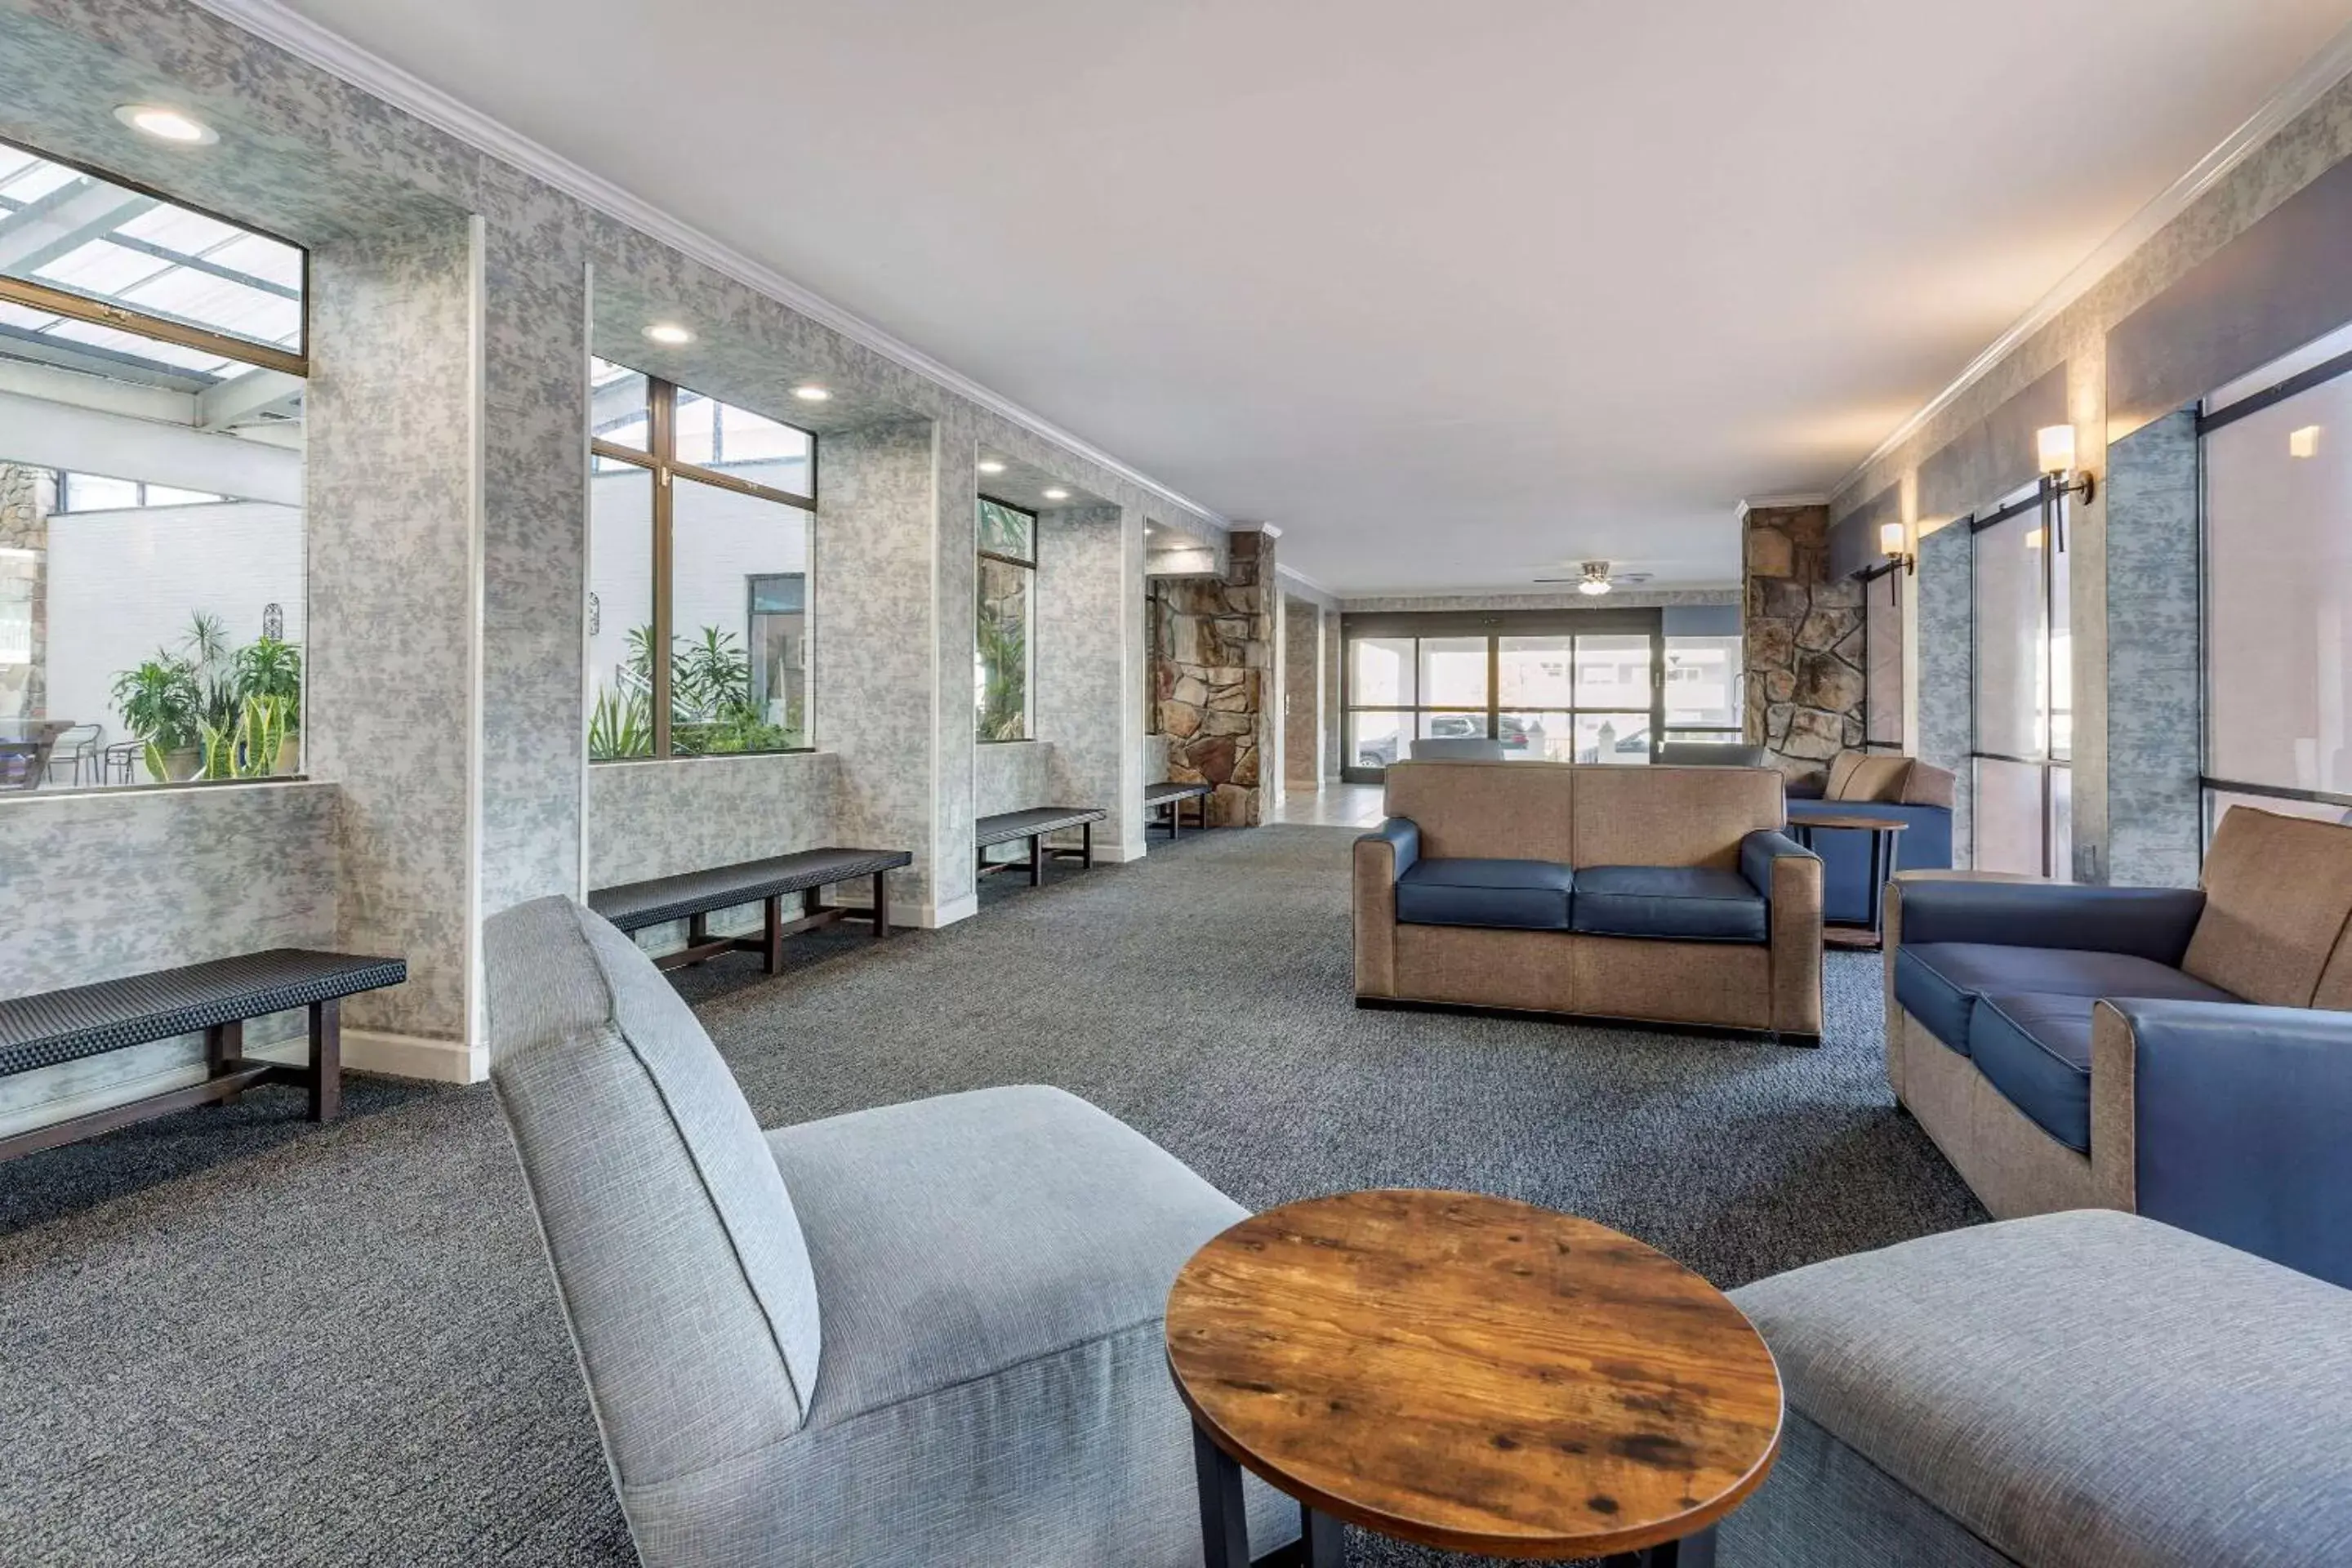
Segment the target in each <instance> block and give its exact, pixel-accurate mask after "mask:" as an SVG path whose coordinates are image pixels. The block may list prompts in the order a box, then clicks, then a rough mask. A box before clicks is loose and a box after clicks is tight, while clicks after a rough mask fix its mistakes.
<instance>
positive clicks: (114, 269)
mask: <svg viewBox="0 0 2352 1568" xmlns="http://www.w3.org/2000/svg"><path fill="white" fill-rule="evenodd" d="M172 265H173V264H172V263H171V262H168V261H158V260H157V259H156V258H153V257H152V256H148V255H145V254H143V253H142V252H140V251H136V250H125V249H124V248H123V247H121V246H119V245H112V244H109V243H108V242H107V241H105V240H102V239H93V240H91V241H90V242H89V244H87V245H81V246H77V247H74V248H73V249H71V250H69V251H68V252H66V254H65V255H63V256H60V257H58V258H57V259H56V260H55V261H52V262H50V263H48V264H47V266H45V267H43V268H40V269H39V270H38V271H37V272H35V273H34V274H33V276H34V277H36V278H37V279H40V280H41V281H42V282H44V283H54V284H56V285H57V286H58V288H60V289H72V290H73V291H74V292H75V293H77V294H95V295H98V296H100V297H101V298H105V299H114V298H118V297H120V296H121V294H122V293H123V292H124V290H126V289H131V288H134V287H136V286H137V285H138V284H141V283H143V282H145V281H146V280H147V279H151V278H152V277H154V276H155V275H156V274H157V273H159V272H162V271H163V270H164V269H165V268H169V267H171V266H172Z"/></svg>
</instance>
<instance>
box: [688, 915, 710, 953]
mask: <svg viewBox="0 0 2352 1568" xmlns="http://www.w3.org/2000/svg"><path fill="white" fill-rule="evenodd" d="M709 940H710V917H709V915H688V917H687V918H686V945H687V946H688V947H700V946H701V945H702V944H703V943H704V942H709ZM701 962H702V961H701V960H700V959H696V960H695V963H701Z"/></svg>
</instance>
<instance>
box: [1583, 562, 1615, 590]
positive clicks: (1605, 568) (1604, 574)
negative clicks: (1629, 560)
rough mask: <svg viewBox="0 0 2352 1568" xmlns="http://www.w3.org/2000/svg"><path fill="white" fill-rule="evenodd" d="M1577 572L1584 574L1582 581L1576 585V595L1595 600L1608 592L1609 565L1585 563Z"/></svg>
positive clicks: (1605, 563)
mask: <svg viewBox="0 0 2352 1568" xmlns="http://www.w3.org/2000/svg"><path fill="white" fill-rule="evenodd" d="M1578 570H1579V571H1580V572H1582V573H1583V574H1584V580H1583V581H1582V582H1580V583H1579V584H1577V585H1576V591H1577V592H1578V593H1580V594H1582V595H1585V596H1586V597H1587V598H1592V599H1597V598H1599V597H1601V595H1603V594H1605V593H1607V592H1609V563H1607V562H1606V561H1587V562H1585V563H1583V565H1581V566H1580V567H1579V568H1578Z"/></svg>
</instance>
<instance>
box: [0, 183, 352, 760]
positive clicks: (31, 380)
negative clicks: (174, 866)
mask: <svg viewBox="0 0 2352 1568" xmlns="http://www.w3.org/2000/svg"><path fill="white" fill-rule="evenodd" d="M307 268H308V262H307V258H306V257H305V255H304V253H303V252H302V250H301V249H300V248H299V247H296V246H292V245H289V244H287V243H286V242H284V241H282V240H278V239H274V238H272V237H268V236H267V235H263V234H259V233H256V232H255V231H253V230H251V229H247V228H244V227H241V226H238V225H236V224H235V223H233V222H230V221H228V220H226V219H224V218H220V217H216V216H211V215H208V214H205V213H200V212H196V211H194V210H191V209H189V208H186V207H183V206H179V205H174V204H173V203H171V202H167V201H164V200H163V199H162V198H160V197H157V196H154V195H149V194H147V193H145V192H142V191H137V190H132V189H131V188H129V187H127V186H124V185H121V184H116V183H114V182H112V181H110V180H108V179H106V178H104V177H102V176H100V175H96V174H89V173H86V172H84V171H82V170H80V169H77V168H73V167H71V166H68V165H67V164H63V163H57V162H55V161H53V160H50V159H47V158H44V157H41V156H40V155H38V154H37V153H32V152H30V151H28V150H26V149H23V148H18V147H13V146H8V145H5V144H0V366H5V368H6V369H7V370H8V371H9V372H10V373H11V378H10V384H11V386H12V389H14V390H15V391H16V392H18V393H19V394H21V395H26V396H31V397H47V398H48V399H49V400H50V401H52V402H53V403H55V404H56V405H59V408H58V415H59V416H58V418H56V419H54V420H48V421H27V422H23V423H21V424H16V425H12V426H6V427H0V725H5V727H6V728H7V730H8V731H13V732H15V733H18V734H30V735H32V736H34V737H36V738H37V739H46V740H47V741H49V742H51V744H52V746H53V748H54V749H53V750H52V752H51V753H50V761H49V766H48V768H47V772H46V773H44V775H43V776H42V778H41V780H40V786H41V787H44V788H69V787H76V786H79V787H83V788H94V787H100V786H104V785H128V784H163V783H180V782H185V781H190V780H198V779H202V780H233V779H248V778H260V777H267V776H270V775H273V774H284V773H293V772H296V771H297V770H299V767H300V763H301V731H302V727H303V699H304V681H303V663H302V654H303V650H302V638H303V613H304V608H305V603H306V600H307V592H306V587H307V561H306V554H305V552H306V548H307V547H306V542H305V536H304V529H303V519H302V513H301V510H300V508H299V501H300V497H301V489H302V482H301V470H302V456H301V451H300V441H299V432H300V429H301V423H300V421H301V407H302V395H303V384H302V377H303V375H304V374H305V373H306V371H307V368H308V365H307V361H306V359H305V358H304V354H305V352H306V343H305V331H304V329H305V321H304V315H305V302H304V301H305V283H306V279H307ZM100 382H105V383H113V384H131V385H133V386H137V387H140V388H142V389H145V395H143V396H142V399H141V401H140V404H139V406H140V407H141V410H142V414H141V416H140V418H138V419H136V420H134V419H132V418H131V417H129V416H123V415H119V414H115V413H111V412H109V409H110V407H111V406H113V405H119V404H120V403H121V398H120V396H119V395H118V396H112V397H98V396H93V395H91V394H92V392H93V391H95V390H96V385H95V384H97V383H100ZM158 394H162V395H161V396H159V395H158ZM157 423H176V424H178V425H181V426H184V427H185V428H184V429H182V430H180V431H178V432H176V433H174V438H173V440H171V441H169V442H159V441H156V440H154V439H152V436H153V434H154V429H153V427H154V425H155V424H157Z"/></svg>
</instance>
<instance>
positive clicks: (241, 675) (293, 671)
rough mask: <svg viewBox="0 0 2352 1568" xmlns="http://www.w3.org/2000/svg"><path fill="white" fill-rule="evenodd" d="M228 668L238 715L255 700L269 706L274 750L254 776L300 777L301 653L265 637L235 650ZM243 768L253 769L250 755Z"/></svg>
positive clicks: (252, 760) (250, 707)
mask: <svg viewBox="0 0 2352 1568" xmlns="http://www.w3.org/2000/svg"><path fill="white" fill-rule="evenodd" d="M231 664H232V668H233V671H234V676H233V682H232V684H233V686H234V689H235V690H236V698H237V702H238V705H239V710H240V714H243V713H247V712H249V711H250V710H251V709H252V706H253V704H254V703H255V702H256V701H257V700H259V701H265V702H267V703H268V704H270V707H269V709H268V713H269V716H270V718H271V720H272V721H273V723H272V728H273V732H274V733H275V734H276V735H277V736H278V741H277V742H276V747H275V750H273V751H271V752H268V753H266V755H265V757H264V763H265V765H262V766H260V767H258V768H257V769H255V776H258V774H261V773H280V774H283V773H300V772H301V771H302V650H301V649H300V648H299V647H296V646H295V645H294V644H292V643H290V642H288V641H286V640H285V639H284V638H283V637H260V638H257V640H255V641H253V642H249V643H247V644H246V645H245V647H241V648H239V649H237V650H236V657H235V658H234V659H232V661H231ZM240 722H242V719H241V720H240ZM247 727H248V728H249V726H247ZM246 766H247V768H249V769H253V768H254V766H255V763H254V758H253V757H252V756H251V755H248V756H247V759H246Z"/></svg>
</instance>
